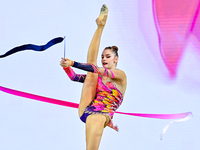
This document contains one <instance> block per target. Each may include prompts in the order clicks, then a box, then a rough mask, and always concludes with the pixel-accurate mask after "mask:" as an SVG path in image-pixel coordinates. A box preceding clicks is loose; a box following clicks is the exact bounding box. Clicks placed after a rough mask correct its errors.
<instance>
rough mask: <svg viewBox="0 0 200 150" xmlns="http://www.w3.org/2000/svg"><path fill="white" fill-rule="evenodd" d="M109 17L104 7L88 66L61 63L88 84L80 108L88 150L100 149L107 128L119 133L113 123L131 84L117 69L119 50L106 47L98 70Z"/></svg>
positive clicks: (63, 60) (74, 77) (70, 74)
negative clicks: (103, 37)
mask: <svg viewBox="0 0 200 150" xmlns="http://www.w3.org/2000/svg"><path fill="white" fill-rule="evenodd" d="M107 14H108V8H107V7H106V5H103V6H102V8H101V13H100V15H99V17H98V18H97V20H96V23H97V26H98V27H97V30H96V32H95V34H94V36H93V39H92V41H91V44H90V47H89V50H88V57H87V64H82V63H78V62H75V61H72V60H70V59H66V58H62V60H61V62H60V64H61V66H62V67H63V68H64V70H65V71H66V73H67V74H68V75H69V76H70V78H71V79H73V80H74V81H79V82H84V85H83V89H82V96H81V101H80V104H79V117H80V119H81V120H82V121H83V122H85V123H86V147H87V150H97V149H98V147H99V144H100V140H101V137H102V134H103V130H104V127H106V126H107V125H108V126H109V127H111V128H113V129H115V130H117V131H118V128H117V127H114V126H113V123H112V120H111V119H112V117H113V114H114V112H115V111H116V109H117V108H118V107H119V105H120V104H121V103H122V100H123V95H124V93H125V90H126V84H127V83H126V75H125V73H124V72H123V71H122V70H118V69H116V65H117V62H118V48H117V47H116V46H113V47H106V48H105V49H104V51H103V53H102V60H101V62H102V65H103V68H99V67H97V66H96V65H97V55H98V51H99V44H100V39H101V35H102V32H103V29H104V26H105V24H106V20H107ZM70 66H73V67H76V68H79V69H82V70H85V71H88V73H87V76H85V75H77V74H75V73H74V72H73V70H72V69H71V68H70Z"/></svg>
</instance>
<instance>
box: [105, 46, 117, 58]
mask: <svg viewBox="0 0 200 150" xmlns="http://www.w3.org/2000/svg"><path fill="white" fill-rule="evenodd" d="M105 49H110V50H111V51H112V52H113V53H115V56H116V57H119V56H118V47H117V46H112V47H111V46H108V47H106V48H105ZM105 49H104V50H105Z"/></svg>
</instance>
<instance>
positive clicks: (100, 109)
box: [64, 66, 123, 131]
mask: <svg viewBox="0 0 200 150" xmlns="http://www.w3.org/2000/svg"><path fill="white" fill-rule="evenodd" d="M93 67H95V66H93ZM64 70H65V72H66V73H67V75H68V76H69V77H70V79H71V80H73V81H77V82H84V79H85V77H86V76H85V75H80V74H76V73H75V72H74V71H73V70H72V69H71V68H70V67H68V68H64ZM94 70H95V69H94ZM106 73H107V69H105V73H104V75H106ZM112 76H113V77H114V74H113V73H112ZM96 89H97V93H96V98H95V99H94V100H93V101H92V102H91V104H90V105H89V106H87V107H86V108H85V111H84V114H83V115H82V116H81V117H80V119H81V120H82V121H83V122H86V118H87V117H88V116H89V115H91V114H104V115H109V116H110V117H111V120H110V122H109V123H108V126H109V127H111V128H113V129H115V130H116V131H118V127H117V126H114V125H113V122H112V118H113V115H114V112H115V111H116V110H117V108H118V107H119V106H120V105H121V103H122V101H123V95H122V93H121V92H120V91H119V90H118V89H117V88H116V87H115V86H114V85H113V84H112V83H111V82H107V83H106V84H104V83H103V82H102V79H101V77H100V76H98V83H97V88H96Z"/></svg>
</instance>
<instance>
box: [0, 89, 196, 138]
mask: <svg viewBox="0 0 200 150" xmlns="http://www.w3.org/2000/svg"><path fill="white" fill-rule="evenodd" d="M0 91H2V92H5V93H8V94H12V95H16V96H20V97H24V98H29V99H33V100H38V101H42V102H47V103H51V104H57V105H61V106H66V107H72V108H78V106H79V104H77V103H73V102H68V101H63V100H57V99H53V98H48V97H44V96H39V95H35V94H30V93H26V92H21V91H17V90H13V89H9V88H6V87H3V86H0ZM115 113H118V114H123V115H130V116H137V117H145V118H154V119H180V120H174V121H171V122H170V123H169V124H168V125H167V126H166V127H165V128H164V129H163V131H162V133H161V135H160V140H162V139H163V135H164V133H165V132H166V131H167V129H168V128H169V126H170V124H171V123H173V122H175V123H177V122H182V121H187V120H189V119H190V118H191V117H192V112H186V113H178V114H142V113H126V112H119V111H116V112H115Z"/></svg>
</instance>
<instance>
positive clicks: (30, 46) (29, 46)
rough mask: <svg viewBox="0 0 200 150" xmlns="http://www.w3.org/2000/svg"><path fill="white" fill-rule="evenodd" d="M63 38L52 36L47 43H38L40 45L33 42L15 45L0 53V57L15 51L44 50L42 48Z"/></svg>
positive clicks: (46, 47)
mask: <svg viewBox="0 0 200 150" xmlns="http://www.w3.org/2000/svg"><path fill="white" fill-rule="evenodd" d="M63 39H64V38H62V37H57V38H54V39H52V40H51V41H49V42H48V43H47V44H45V45H40V46H39V45H34V44H25V45H22V46H18V47H15V48H13V49H11V50H9V51H7V52H6V53H5V54H3V55H0V58H4V57H7V56H9V55H12V54H14V53H17V52H20V51H24V50H34V51H44V50H46V49H48V48H49V47H51V46H53V45H55V44H58V43H60V42H62V41H63Z"/></svg>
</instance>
